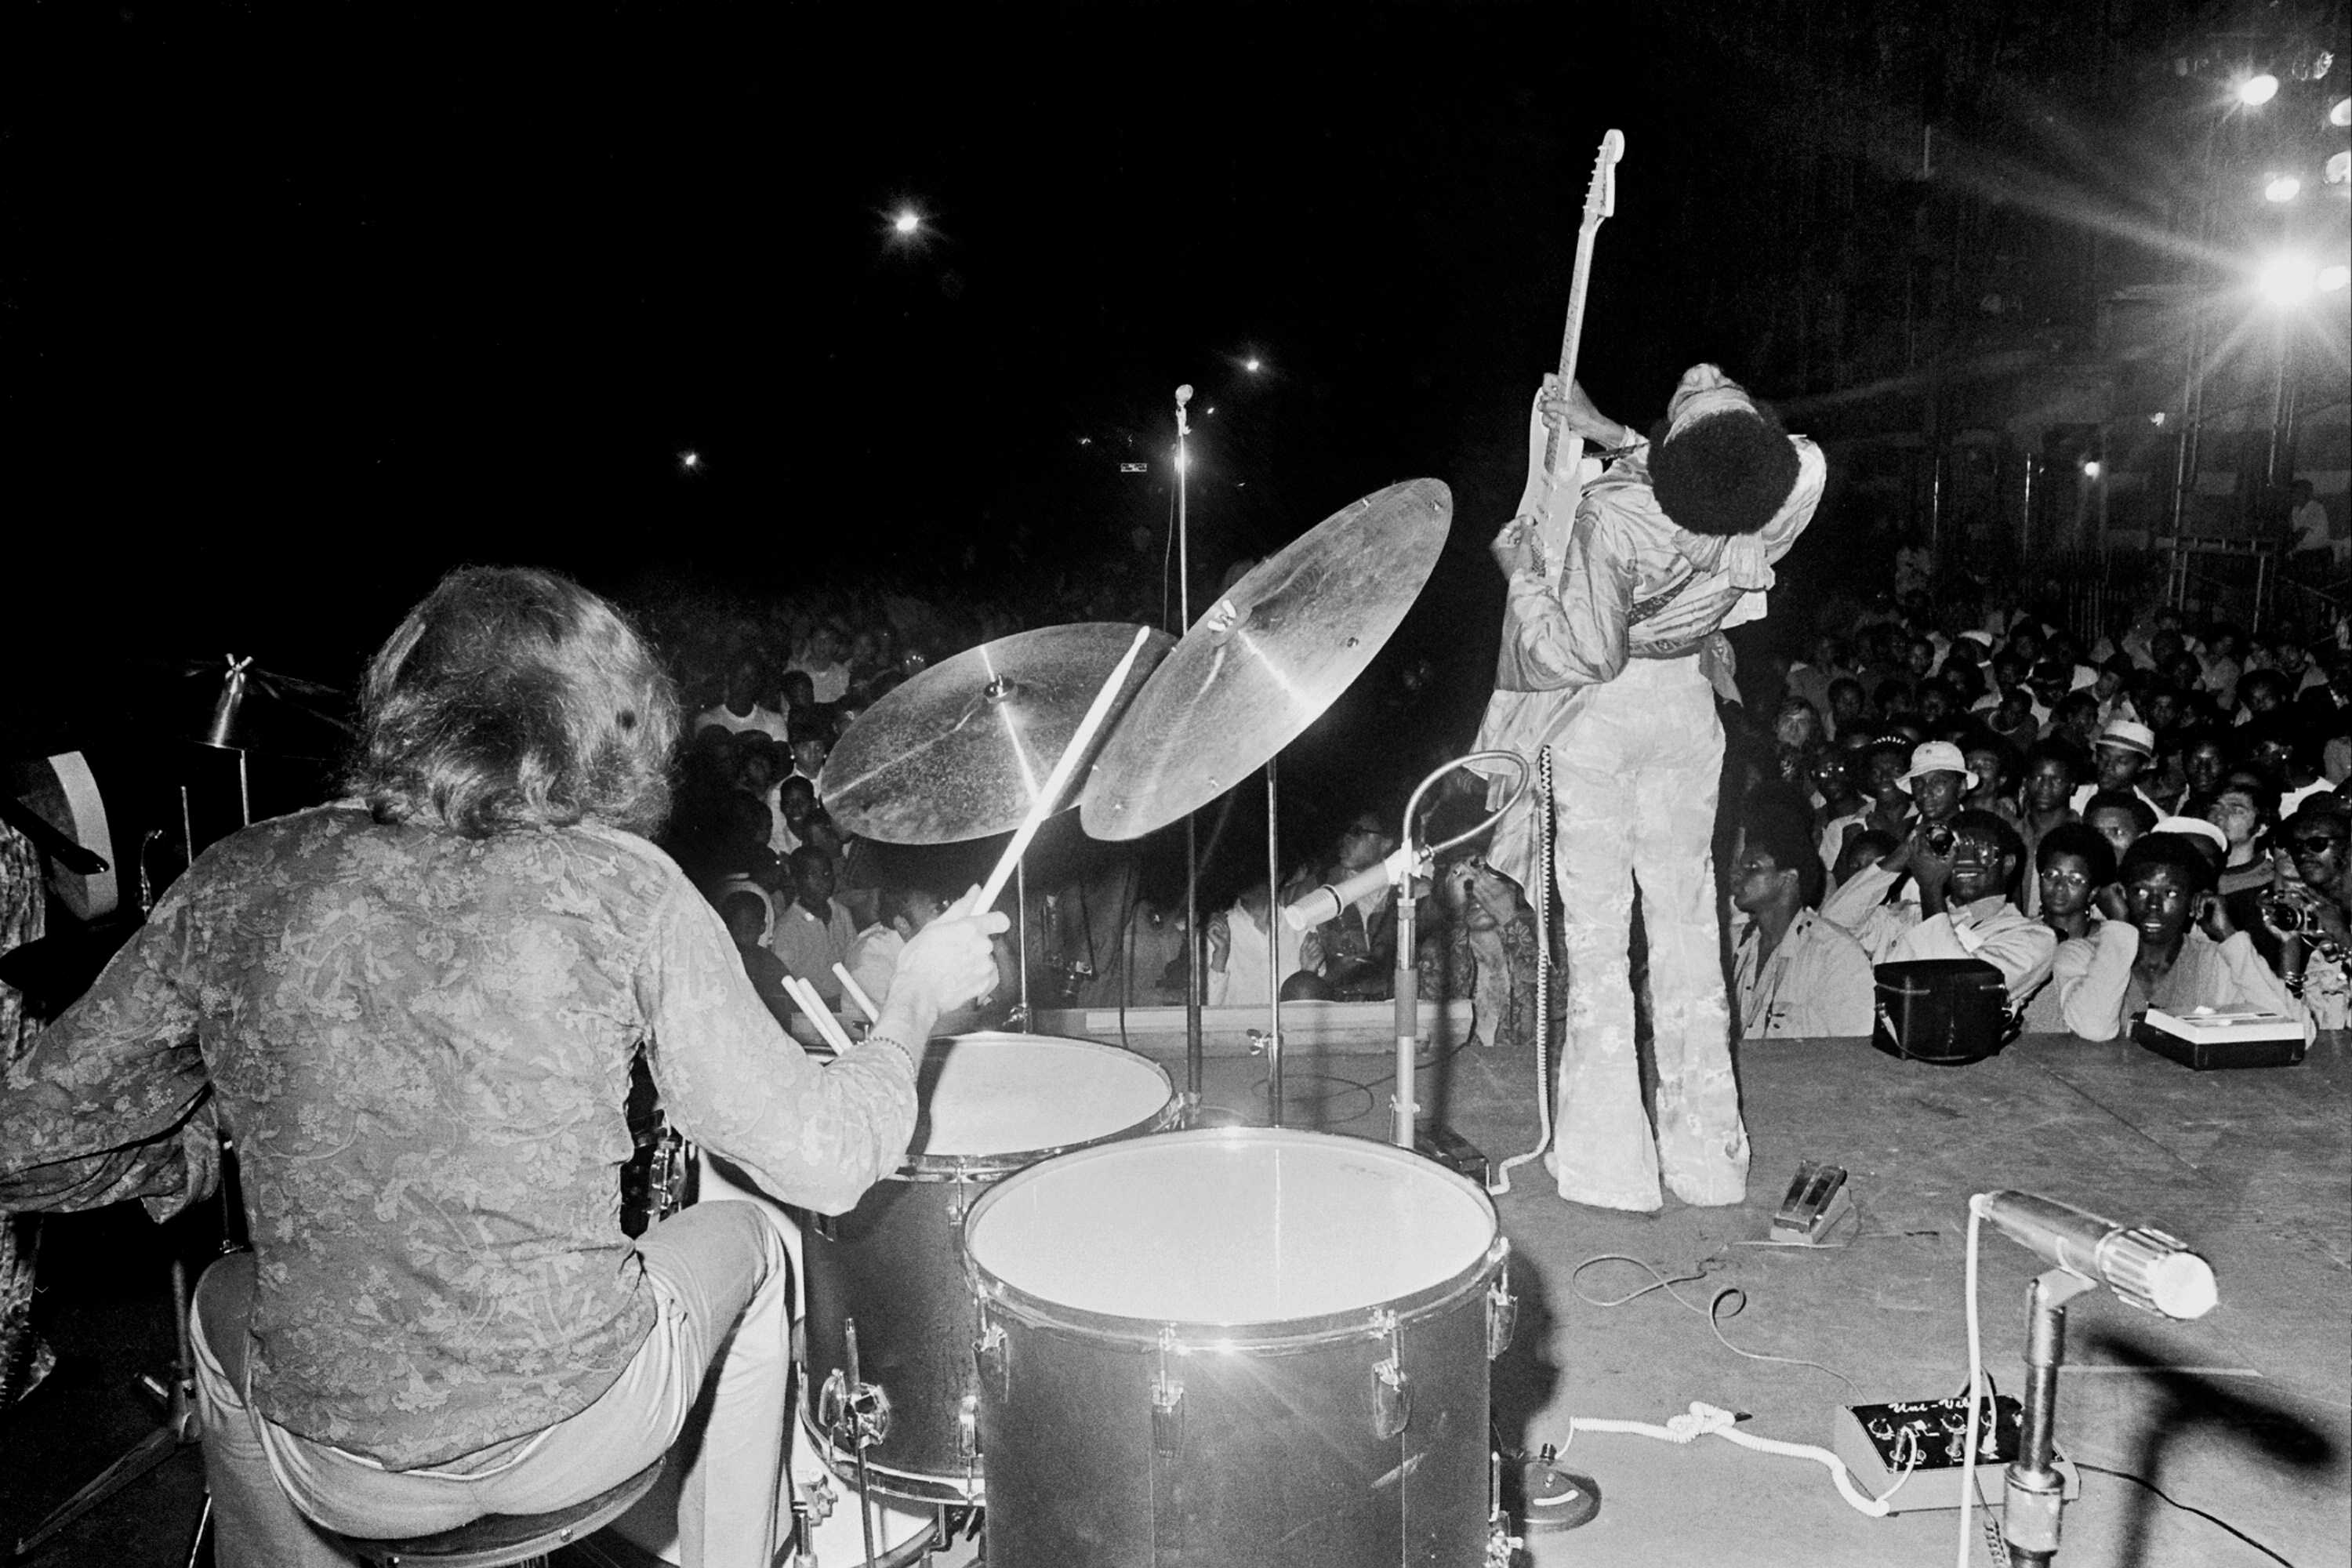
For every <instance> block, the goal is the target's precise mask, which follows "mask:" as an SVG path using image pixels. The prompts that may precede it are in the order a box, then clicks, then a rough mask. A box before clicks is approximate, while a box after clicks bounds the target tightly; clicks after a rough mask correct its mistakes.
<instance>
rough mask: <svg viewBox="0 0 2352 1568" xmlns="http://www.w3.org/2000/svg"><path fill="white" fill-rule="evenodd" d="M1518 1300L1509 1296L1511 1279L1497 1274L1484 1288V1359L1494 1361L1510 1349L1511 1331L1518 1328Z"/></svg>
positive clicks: (1505, 1275) (1506, 1275)
mask: <svg viewBox="0 0 2352 1568" xmlns="http://www.w3.org/2000/svg"><path fill="white" fill-rule="evenodd" d="M1518 1322H1519V1299H1518V1298H1517V1296H1514V1295H1512V1294H1511V1278H1510V1276H1509V1275H1508V1274H1507V1273H1505V1274H1498V1275H1496V1277H1495V1282H1494V1283H1493V1284H1491V1285H1489V1286H1487V1287H1486V1359H1487V1360H1488V1361H1495V1360H1497V1359H1499V1358H1500V1357H1501V1355H1502V1353H1503V1352H1505V1351H1507V1350H1508V1349H1510V1348H1511V1331H1512V1330H1514V1329H1516V1328H1517V1327H1518Z"/></svg>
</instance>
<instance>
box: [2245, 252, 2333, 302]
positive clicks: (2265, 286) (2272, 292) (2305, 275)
mask: <svg viewBox="0 0 2352 1568" xmlns="http://www.w3.org/2000/svg"><path fill="white" fill-rule="evenodd" d="M2254 282H2255V286H2256V287H2257V288H2259V289H2261V290H2262V295H2263V299H2265V300H2269V301H2270V302H2271V303H2272V304H2273V305H2280V306H2285V305H2299V304H2301V303H2303V301H2305V300H2308V299H2310V298H2311V294H2312V290H2313V289H2316V288H2318V287H2319V269H2318V268H2316V267H2314V266H2313V265H2312V263H2311V258H2309V257H2307V256H2273V257H2272V258H2270V259H2269V260H2268V261H2266V262H2264V263H2263V269H2262V271H2261V272H2259V273H2257V274H2256V275H2255V279H2254Z"/></svg>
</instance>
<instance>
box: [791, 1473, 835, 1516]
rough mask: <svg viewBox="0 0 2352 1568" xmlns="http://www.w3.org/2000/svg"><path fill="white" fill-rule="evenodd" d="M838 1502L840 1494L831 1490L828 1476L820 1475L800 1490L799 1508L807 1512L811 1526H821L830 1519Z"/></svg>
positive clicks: (831, 1479)
mask: <svg viewBox="0 0 2352 1568" xmlns="http://www.w3.org/2000/svg"><path fill="white" fill-rule="evenodd" d="M840 1501H841V1494H840V1493H838V1492H836V1491H835V1490H834V1489H833V1478H832V1477H830V1476H824V1475H820V1476H818V1477H817V1479H814V1480H813V1481H811V1482H809V1483H808V1484H807V1485H806V1486H804V1487H803V1488H801V1507H802V1508H803V1510H805V1511H806V1512H807V1514H808V1519H809V1522H810V1523H811V1524H823V1523H824V1521H826V1520H828V1519H831V1518H832V1517H833V1510H834V1509H835V1506H837V1505H838V1504H839V1503H840Z"/></svg>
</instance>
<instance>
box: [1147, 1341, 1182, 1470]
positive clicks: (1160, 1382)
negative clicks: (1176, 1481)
mask: <svg viewBox="0 0 2352 1568" xmlns="http://www.w3.org/2000/svg"><path fill="white" fill-rule="evenodd" d="M1175 1348H1176V1331H1175V1329H1174V1328H1173V1327H1172V1326H1171V1325H1169V1324H1165V1323H1163V1324H1161V1325H1160V1375H1159V1376H1157V1377H1155V1378H1153V1379H1152V1380H1151V1446H1152V1447H1154V1448H1156V1449H1158V1450H1159V1451H1160V1453H1161V1454H1164V1455H1175V1454H1181V1453H1182V1452H1183V1451H1184V1382H1183V1380H1182V1379H1181V1378H1177V1377H1171V1376H1170V1375H1169V1374H1168V1352H1170V1351H1171V1350H1174V1349H1175ZM1180 1353H1181V1352H1180Z"/></svg>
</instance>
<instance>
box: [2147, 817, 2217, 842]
mask: <svg viewBox="0 0 2352 1568" xmlns="http://www.w3.org/2000/svg"><path fill="white" fill-rule="evenodd" d="M2148 831H2149V832H2151V833H2186V834H2190V835H2193V836H2194V837H2199V838H2210V839H2211V840H2212V841H2213V842H2214V843H2216V844H2218V845H2220V846H2221V847H2222V848H2224V849H2227V848H2229V847H2230V836H2229V835H2228V834H2226V833H2224V832H2222V831H2221V829H2220V828H2219V827H2217V826H2214V825H2213V824H2212V823H2210V822H2208V821H2206V820H2205V819H2204V818H2203V817H2201V816H2159V817H2158V818H2157V819H2156V826H2154V827H2152V828H2150V829H2149V830H2148Z"/></svg>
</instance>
